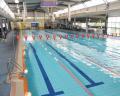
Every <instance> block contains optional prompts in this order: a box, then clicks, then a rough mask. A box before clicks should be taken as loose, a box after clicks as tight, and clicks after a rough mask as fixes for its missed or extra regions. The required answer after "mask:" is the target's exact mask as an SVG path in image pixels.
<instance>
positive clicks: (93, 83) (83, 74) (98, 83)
mask: <svg viewBox="0 0 120 96" xmlns="http://www.w3.org/2000/svg"><path fill="white" fill-rule="evenodd" d="M46 44H47V45H48V46H49V47H50V48H51V49H53V50H54V51H55V52H56V53H57V54H58V55H59V56H60V57H62V58H63V59H64V60H66V61H67V62H68V63H69V64H70V65H71V66H72V67H73V68H74V69H75V70H76V71H77V72H78V73H79V74H81V75H82V76H83V77H84V78H85V79H86V80H87V81H88V82H89V83H90V85H86V87H87V88H90V87H95V86H98V85H102V84H104V83H103V82H97V83H96V82H95V81H93V80H92V79H91V78H90V77H89V76H87V75H86V74H85V73H84V72H83V71H82V70H81V69H79V68H78V67H77V66H76V65H75V64H74V63H72V62H71V61H70V60H69V59H67V58H66V57H65V56H64V55H62V54H61V53H60V52H58V51H57V50H56V49H55V48H53V47H52V46H51V45H50V44H48V43H47V42H46Z"/></svg>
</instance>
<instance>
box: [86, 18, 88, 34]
mask: <svg viewBox="0 0 120 96" xmlns="http://www.w3.org/2000/svg"><path fill="white" fill-rule="evenodd" d="M86 33H88V18H86Z"/></svg>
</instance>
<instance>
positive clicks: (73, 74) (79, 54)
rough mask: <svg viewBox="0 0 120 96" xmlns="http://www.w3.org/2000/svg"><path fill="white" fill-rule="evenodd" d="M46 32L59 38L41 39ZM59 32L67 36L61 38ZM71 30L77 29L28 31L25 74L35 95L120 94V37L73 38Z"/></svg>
mask: <svg viewBox="0 0 120 96" xmlns="http://www.w3.org/2000/svg"><path fill="white" fill-rule="evenodd" d="M46 34H47V35H49V36H51V37H52V36H53V34H56V38H57V39H55V40H54V39H48V40H46V38H45V37H43V39H42V40H40V39H39V35H42V36H46ZM60 34H62V35H66V34H67V35H68V38H64V37H63V38H62V39H60V38H59V35H60ZM71 34H73V35H74V34H76V33H74V32H64V31H60V30H59V31H58V30H42V31H38V30H26V31H25V34H24V35H27V40H25V38H24V37H23V38H24V44H25V46H26V49H25V63H26V67H27V69H28V74H27V75H26V77H27V79H28V88H29V91H30V92H31V93H32V96H119V95H120V61H119V60H120V42H119V40H116V39H111V38H106V39H105V38H104V39H100V38H86V37H84V38H82V37H80V36H79V37H78V38H70V37H69V36H70V35H71ZM78 35H79V34H78ZM32 36H35V37H34V39H33V38H32Z"/></svg>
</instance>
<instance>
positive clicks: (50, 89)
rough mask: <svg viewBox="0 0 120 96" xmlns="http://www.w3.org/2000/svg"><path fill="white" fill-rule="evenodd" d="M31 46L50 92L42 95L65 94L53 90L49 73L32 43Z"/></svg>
mask: <svg viewBox="0 0 120 96" xmlns="http://www.w3.org/2000/svg"><path fill="white" fill-rule="evenodd" d="M29 45H30V47H31V49H32V51H33V54H34V56H35V58H36V61H37V63H38V66H39V68H40V71H41V73H42V76H43V79H44V81H45V83H46V86H47V89H48V91H49V93H48V94H44V95H41V96H57V95H61V94H64V91H58V92H55V90H54V88H53V86H52V84H51V82H50V80H49V77H48V75H47V73H46V71H45V69H44V67H43V65H42V63H41V61H40V59H39V57H38V55H37V52H36V50H35V48H34V47H33V45H32V44H31V43H29Z"/></svg>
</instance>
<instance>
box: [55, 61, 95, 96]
mask: <svg viewBox="0 0 120 96" xmlns="http://www.w3.org/2000/svg"><path fill="white" fill-rule="evenodd" d="M57 63H58V64H59V65H60V66H61V67H62V68H63V69H64V70H65V71H66V72H67V73H68V74H69V75H70V76H71V77H72V78H73V79H74V80H75V81H76V82H77V83H78V84H79V86H80V87H82V88H83V90H84V91H85V92H86V93H87V94H88V95H89V96H94V95H93V94H92V93H91V92H90V91H89V90H88V88H87V87H86V86H85V85H84V84H83V83H82V82H81V81H80V80H79V79H78V78H77V77H76V76H75V75H74V74H73V73H72V72H71V71H70V70H69V69H68V68H67V67H66V66H65V65H64V64H62V63H61V62H60V61H59V60H58V61H57Z"/></svg>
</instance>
